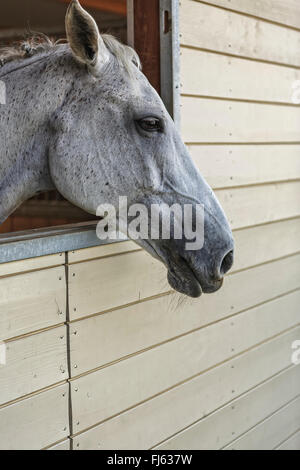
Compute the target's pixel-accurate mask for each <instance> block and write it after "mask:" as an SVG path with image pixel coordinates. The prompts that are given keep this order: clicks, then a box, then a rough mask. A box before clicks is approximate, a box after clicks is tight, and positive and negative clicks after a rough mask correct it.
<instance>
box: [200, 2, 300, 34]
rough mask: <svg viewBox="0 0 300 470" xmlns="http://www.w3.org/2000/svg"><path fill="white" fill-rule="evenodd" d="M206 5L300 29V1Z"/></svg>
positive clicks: (216, 3)
mask: <svg viewBox="0 0 300 470" xmlns="http://www.w3.org/2000/svg"><path fill="white" fill-rule="evenodd" d="M196 1H198V0H196ZM199 1H201V0H199ZM205 3H210V4H211V5H217V6H220V7H224V8H229V9H231V10H236V11H237V12H241V13H246V14H248V15H254V16H256V17H259V18H263V19H266V20H269V21H274V22H276V23H280V24H283V25H286V26H290V27H293V28H300V5H299V2H298V0H256V1H255V2H253V0H205Z"/></svg>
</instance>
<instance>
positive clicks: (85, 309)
mask: <svg viewBox="0 0 300 470" xmlns="http://www.w3.org/2000/svg"><path fill="white" fill-rule="evenodd" d="M165 271H166V270H165V268H164V266H163V265H162V264H161V263H160V262H158V261H156V260H155V259H154V258H152V257H151V256H150V255H149V254H148V253H146V252H145V251H137V252H134V253H126V254H122V255H120V256H117V257H115V256H113V257H109V258H103V259H99V260H94V261H87V262H84V263H79V264H74V265H71V266H70V267H69V305H70V318H71V320H74V319H76V318H80V317H83V316H86V315H90V314H93V313H98V312H101V311H103V310H107V309H110V308H114V307H118V306H121V305H124V304H127V303H130V302H136V301H138V300H141V299H143V298H146V297H150V296H152V295H156V294H160V293H163V292H166V291H169V290H170V287H168V285H167V282H166V281H165V282H164V280H165V279H166V273H165Z"/></svg>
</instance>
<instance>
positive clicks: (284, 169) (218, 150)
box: [188, 145, 300, 189]
mask: <svg viewBox="0 0 300 470" xmlns="http://www.w3.org/2000/svg"><path fill="white" fill-rule="evenodd" d="M188 149H189V152H190V154H191V156H192V159H193V160H194V162H195V164H196V166H197V167H198V169H199V171H200V173H201V174H202V175H203V177H204V178H205V179H206V180H207V181H208V183H209V184H210V185H211V187H212V188H215V189H217V188H227V187H234V186H246V185H252V184H263V183H273V182H280V181H289V180H295V179H299V178H300V158H299V155H300V145H189V146H188Z"/></svg>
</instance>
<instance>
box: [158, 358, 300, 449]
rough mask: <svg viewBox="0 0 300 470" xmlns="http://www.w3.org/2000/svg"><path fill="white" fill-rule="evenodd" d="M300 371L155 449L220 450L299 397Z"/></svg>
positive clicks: (257, 390)
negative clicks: (233, 438) (234, 438)
mask: <svg viewBox="0 0 300 470" xmlns="http://www.w3.org/2000/svg"><path fill="white" fill-rule="evenodd" d="M299 390H300V367H299V366H293V367H292V368H290V369H288V370H287V371H284V372H282V373H280V374H279V375H277V376H275V377H274V378H272V379H270V380H268V381H267V382H265V383H263V384H262V385H259V386H258V387H256V388H254V389H253V390H251V391H250V392H247V393H246V394H244V395H242V396H241V397H240V398H237V399H236V400H234V401H231V402H230V403H229V404H228V405H226V406H224V407H223V408H221V409H220V410H217V411H216V412H214V413H212V414H211V415H210V416H208V417H206V418H203V419H201V420H200V421H199V422H197V423H196V424H193V425H192V426H190V427H189V428H188V429H185V430H184V431H182V432H180V433H179V434H177V435H176V436H174V437H171V438H170V439H168V440H167V441H165V442H164V443H163V444H161V445H159V446H157V447H156V448H157V449H160V450H162V449H172V450H178V449H195V450H213V449H220V448H222V447H223V446H225V445H227V444H229V443H230V442H231V441H232V437H237V436H240V435H241V434H243V433H245V432H246V431H248V430H249V429H250V428H252V427H254V426H255V425H257V423H259V422H260V421H262V420H263V419H265V418H267V417H268V416H269V415H271V414H273V413H275V412H276V411H277V410H278V409H279V408H280V407H282V406H284V405H285V404H286V403H288V402H289V401H290V400H293V399H294V398H295V397H296V396H297V395H299Z"/></svg>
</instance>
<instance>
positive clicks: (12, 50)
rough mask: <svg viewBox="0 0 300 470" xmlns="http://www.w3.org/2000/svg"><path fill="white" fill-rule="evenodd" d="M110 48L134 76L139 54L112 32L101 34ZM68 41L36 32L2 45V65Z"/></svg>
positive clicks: (0, 50) (0, 49) (139, 66)
mask: <svg viewBox="0 0 300 470" xmlns="http://www.w3.org/2000/svg"><path fill="white" fill-rule="evenodd" d="M101 37H102V39H103V41H104V44H105V45H106V47H107V48H108V50H109V51H110V52H111V53H112V54H113V55H114V56H115V58H116V59H117V61H118V63H119V65H121V66H123V67H124V68H125V70H126V71H127V73H128V74H129V76H132V75H133V74H132V64H134V65H135V66H136V67H137V68H138V69H141V62H140V59H139V56H138V54H137V53H136V52H135V50H134V49H132V48H131V47H129V46H126V45H125V44H122V43H121V42H120V41H118V39H116V38H115V37H114V36H111V35H110V34H102V35H101ZM64 43H67V40H66V39H59V40H58V41H57V40H53V39H51V38H49V37H48V36H46V35H45V34H43V33H36V34H34V35H33V36H31V37H29V38H28V39H26V40H24V41H19V42H16V43H14V44H12V45H11V46H7V47H0V67H1V66H4V65H5V64H7V63H8V62H13V61H14V60H26V59H27V58H29V57H33V56H34V55H36V54H41V53H43V52H49V51H51V49H53V48H54V47H55V46H57V45H60V44H64Z"/></svg>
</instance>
